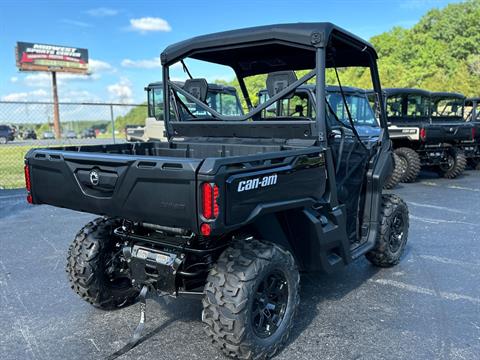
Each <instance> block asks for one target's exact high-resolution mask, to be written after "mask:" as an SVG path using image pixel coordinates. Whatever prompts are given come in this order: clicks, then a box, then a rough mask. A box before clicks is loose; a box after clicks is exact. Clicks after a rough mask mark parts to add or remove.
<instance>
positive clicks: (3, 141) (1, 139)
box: [0, 136, 8, 144]
mask: <svg viewBox="0 0 480 360" xmlns="http://www.w3.org/2000/svg"><path fill="white" fill-rule="evenodd" d="M7 142H8V139H7V138H6V137H5V136H0V144H6V143H7Z"/></svg>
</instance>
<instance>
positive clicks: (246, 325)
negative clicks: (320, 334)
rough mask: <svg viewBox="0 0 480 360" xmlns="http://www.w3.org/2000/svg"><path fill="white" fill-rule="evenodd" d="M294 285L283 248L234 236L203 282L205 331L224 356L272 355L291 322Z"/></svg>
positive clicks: (296, 299) (290, 262)
mask: <svg viewBox="0 0 480 360" xmlns="http://www.w3.org/2000/svg"><path fill="white" fill-rule="evenodd" d="M299 284H300V275H299V273H298V270H297V267H296V266H295V260H294V259H293V256H292V255H291V254H290V253H289V252H288V251H285V250H283V249H282V248H280V247H278V246H277V245H274V244H271V243H267V242H263V241H259V240H253V239H245V240H241V241H235V242H234V243H233V244H232V245H231V246H230V247H229V248H227V249H226V250H225V251H224V252H223V254H222V255H221V256H220V258H219V259H218V262H217V263H216V265H215V266H214V267H213V268H212V270H211V271H210V273H209V276H208V279H207V283H206V285H205V297H204V299H203V312H202V321H203V322H204V323H206V324H207V325H206V332H207V334H208V336H209V337H210V338H211V339H212V341H213V343H214V344H215V345H216V346H217V347H219V348H220V349H221V350H222V351H223V352H224V353H225V354H226V355H227V356H231V357H235V358H240V359H252V358H255V359H257V358H258V359H264V358H269V357H272V356H274V355H275V354H276V353H277V351H278V350H279V349H280V347H281V346H282V345H284V344H285V342H286V341H287V338H288V336H289V333H290V330H291V328H292V326H293V318H294V315H295V311H296V309H297V307H298V304H299V287H300V285H299Z"/></svg>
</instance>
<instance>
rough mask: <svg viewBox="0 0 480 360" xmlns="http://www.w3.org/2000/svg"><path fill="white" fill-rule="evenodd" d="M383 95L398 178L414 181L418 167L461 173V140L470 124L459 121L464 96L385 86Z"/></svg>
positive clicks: (449, 175) (448, 175)
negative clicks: (398, 163) (400, 172)
mask: <svg viewBox="0 0 480 360" xmlns="http://www.w3.org/2000/svg"><path fill="white" fill-rule="evenodd" d="M384 94H385V106H386V113H387V121H388V130H389V133H390V138H391V140H392V143H393V147H394V149H395V153H396V154H397V155H398V156H399V158H400V159H401V160H402V162H403V169H404V174H403V177H402V181H404V182H413V181H415V179H416V178H417V176H418V174H419V172H420V169H421V167H422V166H429V167H432V168H433V169H435V170H437V171H438V172H439V173H440V174H441V175H442V176H444V177H446V178H455V177H457V176H459V175H460V174H462V173H463V171H464V170H465V166H466V158H465V155H464V151H463V146H462V142H463V141H469V140H471V138H472V127H471V125H469V124H466V123H465V122H463V121H462V114H463V113H462V111H463V101H464V97H463V96H462V95H460V94H453V93H431V92H429V91H426V90H421V89H408V88H392V89H385V90H384Z"/></svg>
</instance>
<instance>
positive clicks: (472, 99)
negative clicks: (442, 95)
mask: <svg viewBox="0 0 480 360" xmlns="http://www.w3.org/2000/svg"><path fill="white" fill-rule="evenodd" d="M465 101H475V102H480V97H471V98H466V99H465Z"/></svg>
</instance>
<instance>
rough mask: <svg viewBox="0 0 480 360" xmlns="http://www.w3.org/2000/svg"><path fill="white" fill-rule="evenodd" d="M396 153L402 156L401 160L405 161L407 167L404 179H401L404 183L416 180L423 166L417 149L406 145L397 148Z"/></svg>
mask: <svg viewBox="0 0 480 360" xmlns="http://www.w3.org/2000/svg"><path fill="white" fill-rule="evenodd" d="M395 154H397V156H399V157H400V158H401V159H400V161H401V162H403V164H404V167H405V170H404V172H403V176H402V180H400V181H401V182H403V183H411V182H414V181H415V180H416V179H417V177H418V174H419V173H420V169H421V167H422V165H421V162H420V156H419V155H418V154H417V152H416V151H415V150H412V149H410V148H406V147H403V148H398V149H396V150H395Z"/></svg>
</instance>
